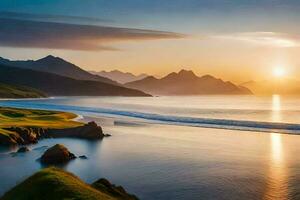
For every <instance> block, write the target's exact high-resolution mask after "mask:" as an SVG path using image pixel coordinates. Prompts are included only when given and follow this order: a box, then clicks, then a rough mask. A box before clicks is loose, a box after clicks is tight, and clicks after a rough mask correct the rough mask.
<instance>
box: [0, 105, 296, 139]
mask: <svg viewBox="0 0 300 200" xmlns="http://www.w3.org/2000/svg"><path fill="white" fill-rule="evenodd" d="M0 106H8V107H18V108H32V109H45V110H60V111H69V112H75V113H77V114H81V115H88V114H96V115H110V116H123V117H130V118H136V119H143V120H146V121H148V122H150V123H163V124H173V125H184V126H194V127H205V128H219V129H231V130H245V131H258V132H276V133H289V134H300V124H293V123H279V122H263V121H246V120H232V119H214V118H197V117H183V116H174V115H162V114H156V113H143V112H136V111H127V110H126V111H125V110H115V109H108V108H95V107H81V106H71V105H57V104H43V103H29V102H26V103H24V101H3V102H0Z"/></svg>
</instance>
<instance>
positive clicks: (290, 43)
mask: <svg viewBox="0 0 300 200" xmlns="http://www.w3.org/2000/svg"><path fill="white" fill-rule="evenodd" d="M211 38H214V39H222V40H231V41H241V42H245V43H249V44H253V45H262V46H272V47H282V48H287V47H297V46H299V45H300V37H299V36H295V35H291V34H286V33H277V32H244V33H232V34H224V35H215V36H211Z"/></svg>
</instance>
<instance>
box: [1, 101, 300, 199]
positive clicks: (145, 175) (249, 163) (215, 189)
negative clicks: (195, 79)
mask: <svg viewBox="0 0 300 200" xmlns="http://www.w3.org/2000/svg"><path fill="white" fill-rule="evenodd" d="M299 100H300V97H280V96H271V97H250V96H202V97H153V98H125V97H78V98H77V97H76V98H75V97H72V98H54V99H46V100H22V101H20V100H13V101H12V100H10V101H1V102H0V106H17V107H27V108H43V109H57V110H67V111H72V112H76V113H78V114H81V115H83V117H84V118H83V120H85V121H90V120H95V121H97V122H98V123H99V124H101V125H102V127H103V129H104V131H105V132H106V133H110V134H112V135H113V136H112V137H110V138H105V139H104V140H103V141H100V142H89V141H84V140H76V139H45V140H42V141H40V142H39V143H38V144H36V145H32V146H30V148H31V149H32V151H30V152H28V153H26V154H18V155H14V154H11V152H13V151H15V149H2V150H1V153H0V166H1V170H0V180H1V181H0V194H3V193H4V192H5V191H6V190H8V189H9V188H11V187H12V186H14V185H15V184H17V183H18V182H20V181H22V180H24V179H25V178H26V177H28V176H29V175H31V174H32V173H34V172H35V171H37V170H39V169H40V168H42V167H43V166H41V165H40V164H39V163H38V162H37V161H36V159H37V158H39V157H40V156H41V154H42V153H43V152H44V151H45V149H47V147H49V146H51V145H53V144H56V143H62V144H65V145H66V146H67V147H68V148H69V149H70V150H71V151H72V152H74V153H75V154H76V155H86V156H88V157H89V159H88V160H80V159H76V160H74V161H72V162H70V163H69V164H67V165H65V166H61V167H63V168H65V169H66V170H68V171H71V172H73V173H75V174H76V175H78V176H79V177H80V178H82V179H83V180H85V181H87V182H89V183H91V182H93V181H95V180H96V179H98V178H100V177H106V178H108V179H110V180H111V181H112V182H114V183H115V184H119V185H122V186H124V187H125V188H126V189H127V190H128V191H129V192H132V193H135V194H137V195H138V196H139V197H140V198H141V199H146V200H151V199H153V200H154V199H155V200H159V199H167V200H168V199H300V193H299V191H300V158H299V156H298V155H299V153H300V145H299V144H300V136H298V135H291V134H279V133H273V132H272V130H273V129H274V127H275V128H277V129H276V132H280V131H281V129H278V126H279V125H282V126H284V124H285V123H289V124H292V127H293V128H294V129H295V130H293V131H295V132H294V133H295V134H297V133H298V132H297V125H298V123H300V103H299ZM203 119H205V120H206V121H205V120H204V121H203ZM216 119H217V120H216ZM191 120H192V121H191ZM207 120H208V121H207ZM283 123H284V124H283ZM236 124H237V126H236ZM254 125H257V126H258V128H257V129H255V127H254ZM195 126H197V127H195ZM203 126H205V127H212V126H216V128H218V129H216V128H203ZM245 127H246V128H245ZM288 127H289V126H288ZM223 128H224V129H223ZM279 128H280V127H279ZM236 129H242V130H248V131H240V130H236ZM249 130H251V131H249ZM254 130H255V131H254ZM257 130H262V131H267V132H261V131H257ZM282 131H283V132H286V131H285V130H282Z"/></svg>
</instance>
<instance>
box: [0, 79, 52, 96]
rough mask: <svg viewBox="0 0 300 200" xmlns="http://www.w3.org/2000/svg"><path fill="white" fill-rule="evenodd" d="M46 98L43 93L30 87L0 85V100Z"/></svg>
mask: <svg viewBox="0 0 300 200" xmlns="http://www.w3.org/2000/svg"><path fill="white" fill-rule="evenodd" d="M46 96H47V95H46V94H44V93H43V92H41V91H39V90H36V89H33V88H30V87H22V86H14V85H7V84H2V83H0V98H40V97H46Z"/></svg>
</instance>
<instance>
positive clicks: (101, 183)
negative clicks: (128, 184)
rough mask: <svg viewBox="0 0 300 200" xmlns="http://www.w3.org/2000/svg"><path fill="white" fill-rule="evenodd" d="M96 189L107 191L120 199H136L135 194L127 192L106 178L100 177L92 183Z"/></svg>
mask: <svg viewBox="0 0 300 200" xmlns="http://www.w3.org/2000/svg"><path fill="white" fill-rule="evenodd" d="M92 187H94V188H95V189H97V190H100V191H102V192H104V193H107V194H109V195H111V196H113V197H115V198H117V199H122V200H138V198H137V197H136V196H135V195H132V194H129V193H127V192H126V190H125V189H124V188H123V187H122V186H116V185H114V184H111V183H110V182H109V181H108V180H107V179H105V178H101V179H99V180H98V181H96V182H94V183H93V184H92Z"/></svg>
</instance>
